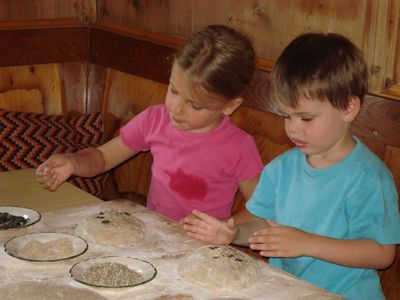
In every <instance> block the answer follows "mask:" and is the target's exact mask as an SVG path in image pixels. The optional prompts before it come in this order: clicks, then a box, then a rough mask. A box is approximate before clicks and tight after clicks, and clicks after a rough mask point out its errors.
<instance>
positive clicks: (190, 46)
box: [175, 25, 255, 100]
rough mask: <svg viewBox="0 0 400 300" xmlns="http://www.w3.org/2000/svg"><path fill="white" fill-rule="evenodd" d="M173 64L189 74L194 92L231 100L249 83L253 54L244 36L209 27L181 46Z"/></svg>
mask: <svg viewBox="0 0 400 300" xmlns="http://www.w3.org/2000/svg"><path fill="white" fill-rule="evenodd" d="M175 62H176V63H177V65H178V66H179V67H180V68H181V69H182V70H183V71H186V72H187V74H189V76H190V77H191V78H190V79H191V82H192V83H193V87H194V88H195V89H197V88H199V89H204V90H205V91H206V92H208V93H212V94H215V95H217V96H220V97H222V98H223V99H224V100H232V99H234V98H237V97H239V96H240V95H241V94H242V93H243V92H244V90H245V88H246V87H247V86H248V84H249V83H250V82H251V79H252V77H253V73H254V70H255V53H254V49H253V46H252V44H251V42H250V40H249V39H248V38H247V37H246V36H244V35H243V34H241V33H239V32H237V31H236V30H234V29H232V28H229V27H227V26H224V25H209V26H207V27H205V28H204V29H203V30H200V31H198V32H196V33H194V34H192V35H191V36H190V37H189V38H188V39H187V40H186V41H185V42H184V44H183V45H182V46H181V47H180V48H179V50H178V52H177V53H176V57H175Z"/></svg>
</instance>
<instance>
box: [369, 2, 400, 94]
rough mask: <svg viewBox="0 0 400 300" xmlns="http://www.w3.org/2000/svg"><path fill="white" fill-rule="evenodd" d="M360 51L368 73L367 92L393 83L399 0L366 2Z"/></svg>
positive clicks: (375, 90)
mask: <svg viewBox="0 0 400 300" xmlns="http://www.w3.org/2000/svg"><path fill="white" fill-rule="evenodd" d="M368 6H369V11H368V15H367V17H368V20H367V22H366V24H365V32H364V43H363V45H362V49H363V50H364V55H365V59H366V61H367V65H368V67H369V70H370V84H369V90H370V92H374V93H380V92H381V91H383V90H386V89H387V88H389V87H390V84H392V83H393V76H394V61H395V54H396V45H397V36H398V18H399V12H400V1H399V0H394V1H389V2H386V1H379V0H373V1H368Z"/></svg>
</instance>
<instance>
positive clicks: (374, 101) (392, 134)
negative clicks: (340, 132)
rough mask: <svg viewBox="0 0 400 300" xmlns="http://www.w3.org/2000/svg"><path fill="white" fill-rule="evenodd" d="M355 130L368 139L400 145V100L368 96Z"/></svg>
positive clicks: (355, 123) (354, 126)
mask: <svg viewBox="0 0 400 300" xmlns="http://www.w3.org/2000/svg"><path fill="white" fill-rule="evenodd" d="M353 132H354V134H355V135H357V136H359V137H362V138H364V139H366V140H371V141H377V142H381V143H384V144H387V145H392V146H395V147H400V134H399V133H400V102H397V101H392V100H389V99H385V98H381V97H375V96H367V97H366V98H365V101H364V103H363V104H362V106H361V111H360V114H359V116H358V117H357V119H356V120H355V122H354V125H353Z"/></svg>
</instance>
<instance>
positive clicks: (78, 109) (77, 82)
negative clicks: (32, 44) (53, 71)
mask: <svg viewBox="0 0 400 300" xmlns="http://www.w3.org/2000/svg"><path fill="white" fill-rule="evenodd" d="M86 65H87V64H86V63H85V62H82V63H63V64H60V71H61V78H62V82H63V86H62V88H63V94H64V97H65V111H66V112H68V114H70V115H72V114H77V113H78V114H79V113H86V94H87V79H86V73H87V70H86ZM99 99H100V98H99Z"/></svg>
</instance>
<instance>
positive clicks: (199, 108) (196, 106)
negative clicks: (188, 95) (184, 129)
mask: <svg viewBox="0 0 400 300" xmlns="http://www.w3.org/2000/svg"><path fill="white" fill-rule="evenodd" d="M192 108H193V109H194V110H201V109H202V107H200V106H198V105H196V104H193V103H192Z"/></svg>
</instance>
